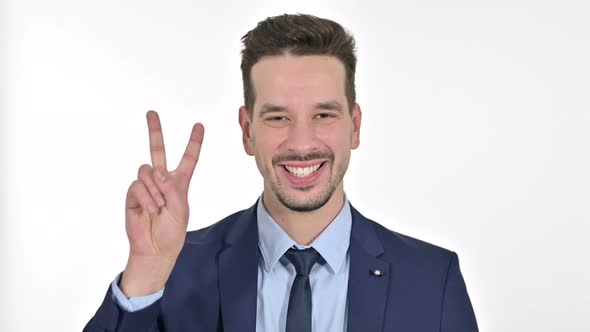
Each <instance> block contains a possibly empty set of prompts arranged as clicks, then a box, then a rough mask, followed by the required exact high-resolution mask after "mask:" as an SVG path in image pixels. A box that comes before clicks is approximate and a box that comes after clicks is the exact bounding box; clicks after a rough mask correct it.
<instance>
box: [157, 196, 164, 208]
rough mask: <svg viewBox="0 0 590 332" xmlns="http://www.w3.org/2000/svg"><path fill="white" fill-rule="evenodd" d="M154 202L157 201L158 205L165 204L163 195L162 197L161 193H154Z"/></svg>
mask: <svg viewBox="0 0 590 332" xmlns="http://www.w3.org/2000/svg"><path fill="white" fill-rule="evenodd" d="M156 203H158V206H160V207H161V206H164V205H166V201H164V197H162V195H160V194H157V195H156Z"/></svg>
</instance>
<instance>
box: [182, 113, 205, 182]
mask: <svg viewBox="0 0 590 332" xmlns="http://www.w3.org/2000/svg"><path fill="white" fill-rule="evenodd" d="M203 136H205V127H203V125H202V124H201V123H195V125H194V126H193V130H192V131H191V138H190V140H189V141H188V145H187V146H186V150H185V151H184V155H182V159H181V160H180V164H179V165H178V168H177V169H176V170H177V171H179V172H180V173H182V174H185V175H186V176H187V177H188V180H190V179H191V178H192V177H193V172H194V171H195V167H196V166H197V162H198V161H199V155H200V154H201V146H202V145H203Z"/></svg>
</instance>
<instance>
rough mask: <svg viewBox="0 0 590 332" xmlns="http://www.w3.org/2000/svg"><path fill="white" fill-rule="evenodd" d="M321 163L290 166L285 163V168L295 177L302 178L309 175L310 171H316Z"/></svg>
mask: <svg viewBox="0 0 590 332" xmlns="http://www.w3.org/2000/svg"><path fill="white" fill-rule="evenodd" d="M321 165H322V164H321V163H319V164H317V165H314V166H308V167H292V166H287V165H285V168H286V169H287V170H288V171H289V173H291V174H293V175H295V176H296V177H299V178H303V177H306V176H309V175H310V174H311V173H313V172H315V171H317V170H318V168H320V166H321Z"/></svg>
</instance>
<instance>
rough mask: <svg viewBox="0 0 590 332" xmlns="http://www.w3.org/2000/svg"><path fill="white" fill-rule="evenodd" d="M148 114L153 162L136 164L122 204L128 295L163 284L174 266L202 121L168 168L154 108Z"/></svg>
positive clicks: (181, 241)
mask: <svg viewBox="0 0 590 332" xmlns="http://www.w3.org/2000/svg"><path fill="white" fill-rule="evenodd" d="M146 117H147V123H148V129H149V137H150V153H151V159H152V166H150V165H147V164H146V165H142V166H141V167H140V168H139V171H138V178H137V180H135V181H133V183H132V184H131V186H130V187H129V190H128V192H127V199H126V204H125V227H126V231H127V237H128V238H129V247H130V252H129V260H128V263H127V267H126V268H125V272H124V273H123V278H122V279H121V290H123V292H124V293H125V294H126V295H127V296H138V295H145V294H149V293H153V292H155V291H157V290H159V289H161V288H162V287H163V286H164V284H165V282H166V281H167V279H168V277H169V275H170V272H171V271H172V268H173V267H174V263H175V262H176V258H177V257H178V254H179V253H180V250H181V249H182V246H183V244H184V239H185V237H186V229H187V225H188V220H189V205H188V189H189V184H190V180H191V178H192V176H193V172H194V170H195V166H196V165H197V161H198V160H199V154H200V152H201V145H202V143H203V135H204V127H203V125H202V124H200V123H196V124H195V125H194V126H193V129H192V132H191V136H190V140H189V142H188V145H187V147H186V150H185V152H184V155H183V156H182V160H181V161H180V164H179V165H178V167H177V168H176V169H175V170H174V171H171V172H168V168H167V166H166V150H165V148H164V138H163V135H162V128H161V125H160V119H159V117H158V113H156V112H154V111H149V112H147V115H146ZM143 293H145V294H143Z"/></svg>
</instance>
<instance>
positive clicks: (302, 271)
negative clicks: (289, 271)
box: [285, 248, 321, 332]
mask: <svg viewBox="0 0 590 332" xmlns="http://www.w3.org/2000/svg"><path fill="white" fill-rule="evenodd" d="M285 257H287V259H289V261H290V262H291V263H292V264H293V266H295V271H297V275H296V276H295V280H293V286H291V295H290V296H289V309H288V310H287V328H286V332H311V286H310V284H309V272H310V271H311V268H312V266H313V265H314V264H315V263H316V262H317V261H318V260H319V258H320V257H321V256H320V254H319V253H318V252H317V251H316V250H315V249H313V248H307V249H304V250H298V249H293V248H291V249H289V250H287V252H286V253H285Z"/></svg>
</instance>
